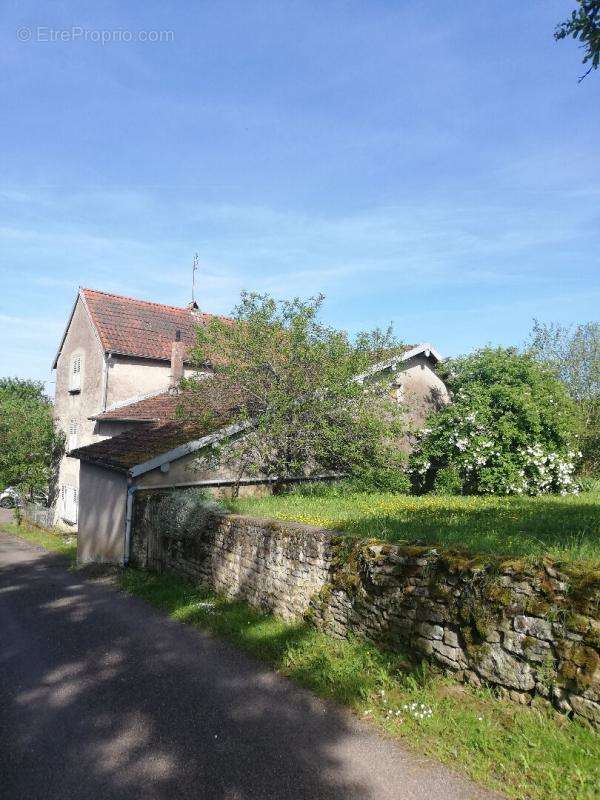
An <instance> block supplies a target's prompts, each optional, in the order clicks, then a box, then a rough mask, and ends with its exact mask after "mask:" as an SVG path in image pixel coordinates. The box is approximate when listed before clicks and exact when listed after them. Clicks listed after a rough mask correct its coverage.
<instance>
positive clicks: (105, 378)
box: [102, 353, 112, 411]
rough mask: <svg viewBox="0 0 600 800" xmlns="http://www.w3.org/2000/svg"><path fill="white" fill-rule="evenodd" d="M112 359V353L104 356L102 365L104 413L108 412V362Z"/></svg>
mask: <svg viewBox="0 0 600 800" xmlns="http://www.w3.org/2000/svg"><path fill="white" fill-rule="evenodd" d="M111 358H112V353H105V354H104V362H103V365H102V411H106V401H107V399H108V369H109V366H108V362H109V361H110V359H111Z"/></svg>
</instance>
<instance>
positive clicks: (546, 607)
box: [132, 492, 600, 725]
mask: <svg viewBox="0 0 600 800" xmlns="http://www.w3.org/2000/svg"><path fill="white" fill-rule="evenodd" d="M132 548H133V550H132V558H133V560H134V561H135V562H136V563H137V564H138V565H140V566H142V567H150V568H152V569H155V570H159V571H161V570H169V571H173V572H176V573H178V574H180V575H183V576H185V577H187V578H189V579H191V580H194V581H198V582H201V583H204V584H207V585H208V586H210V587H212V588H213V589H214V590H216V591H217V592H219V593H222V594H224V595H226V596H228V597H231V598H241V599H243V600H245V601H247V602H249V603H251V604H252V605H254V606H256V607H257V608H260V609H262V610H267V611H272V612H274V613H276V614H278V615H280V616H282V617H284V618H287V619H293V618H297V617H301V616H303V615H304V616H305V618H306V619H308V620H310V621H311V622H312V623H313V624H315V625H317V626H318V627H319V628H322V629H323V630H325V631H327V632H328V633H330V634H333V635H336V636H342V637H343V636H347V635H349V634H352V635H358V636H360V637H365V638H367V639H370V640H372V641H373V642H375V643H377V644H380V645H383V646H385V647H387V648H392V649H394V648H398V649H400V650H401V651H403V652H405V653H409V654H410V653H412V654H413V655H414V656H415V657H416V658H417V659H426V660H428V661H429V662H431V663H432V664H434V665H436V666H437V667H439V668H442V669H444V670H449V671H451V672H452V673H453V674H454V676H455V677H456V678H457V679H459V680H463V681H468V682H470V683H473V684H476V685H479V684H482V683H483V684H489V685H493V686H495V687H496V689H497V691H499V692H500V693H501V694H502V695H503V696H505V697H507V698H508V699H511V700H514V701H516V702H518V703H522V704H530V703H532V702H535V703H539V704H552V705H553V706H555V707H556V708H558V709H559V710H561V711H564V712H566V713H569V714H575V715H578V716H580V717H583V718H585V719H587V720H589V721H590V722H592V723H594V724H599V725H600V578H599V577H598V576H597V574H596V575H595V576H594V574H593V573H590V574H581V573H580V572H578V571H577V570H574V571H573V572H569V571H568V567H567V566H566V565H564V564H558V563H552V561H551V560H550V559H545V560H544V562H543V563H539V564H537V565H534V564H530V563H528V562H525V561H523V562H520V561H516V560H510V559H500V558H494V557H492V556H490V557H486V558H484V557H476V558H473V557H471V556H469V555H468V554H465V553H457V552H452V551H444V550H443V549H442V548H438V549H431V548H427V547H416V546H406V545H405V546H402V545H390V544H383V543H381V544H377V543H375V542H374V541H373V540H370V543H368V544H366V543H364V542H362V543H361V542H358V543H355V544H354V546H353V547H348V540H347V539H344V538H343V537H341V536H339V535H336V534H335V533H334V532H331V531H324V530H320V529H318V528H312V527H309V526H305V525H299V524H297V523H289V522H279V521H273V520H260V519H253V518H251V517H241V516H232V515H223V514H219V513H216V512H214V511H212V512H211V511H210V510H207V509H206V508H202V506H201V504H198V503H197V502H196V504H194V502H193V501H192V500H190V497H189V493H185V492H179V493H159V492H145V493H140V494H139V495H136V501H135V514H134V525H133V536H132Z"/></svg>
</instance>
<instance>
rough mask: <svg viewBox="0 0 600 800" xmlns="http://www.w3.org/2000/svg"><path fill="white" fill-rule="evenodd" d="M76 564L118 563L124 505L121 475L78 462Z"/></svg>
mask: <svg viewBox="0 0 600 800" xmlns="http://www.w3.org/2000/svg"><path fill="white" fill-rule="evenodd" d="M79 480H80V489H79V530H78V535H77V560H78V561H79V562H80V563H86V562H88V561H102V562H111V563H122V561H123V543H124V536H125V516H126V505H127V480H126V478H125V476H124V475H122V474H121V473H118V472H113V471H111V470H107V469H103V468H102V467H97V466H94V465H93V464H89V463H86V462H85V461H82V462H81V471H80V475H79Z"/></svg>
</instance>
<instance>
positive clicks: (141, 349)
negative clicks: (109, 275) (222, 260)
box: [80, 289, 227, 361]
mask: <svg viewBox="0 0 600 800" xmlns="http://www.w3.org/2000/svg"><path fill="white" fill-rule="evenodd" d="M80 294H81V297H82V298H83V300H84V302H85V304H86V306H87V309H88V311H89V313H90V316H91V318H92V322H93V323H94V325H95V327H96V330H97V331H98V335H99V336H100V341H101V342H102V346H103V348H104V350H105V351H106V352H112V353H122V354H124V355H129V356H138V357H141V358H153V359H158V360H161V361H170V359H171V348H172V345H173V341H174V340H175V331H176V330H179V331H181V341H182V342H183V343H184V344H185V345H186V347H188V348H189V347H191V346H192V345H193V344H194V342H195V327H196V325H198V324H202V323H203V322H206V320H208V319H210V318H211V317H213V316H214V315H213V314H206V313H203V312H199V311H192V310H190V309H188V308H178V307H177V306H165V305H162V304H161V303H149V302H147V301H145V300H135V299H133V298H132V297H121V296H120V295H116V294H107V293H106V292H98V291H96V290H95V289H81V290H80ZM221 319H227V317H221Z"/></svg>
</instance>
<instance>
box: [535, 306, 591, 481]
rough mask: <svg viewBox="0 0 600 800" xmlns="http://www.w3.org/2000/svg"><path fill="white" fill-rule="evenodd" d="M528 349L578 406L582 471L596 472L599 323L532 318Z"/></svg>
mask: <svg viewBox="0 0 600 800" xmlns="http://www.w3.org/2000/svg"><path fill="white" fill-rule="evenodd" d="M528 350H529V352H530V353H531V354H532V355H533V357H534V358H536V359H537V360H539V361H541V362H542V363H544V364H546V366H548V367H549V368H550V369H551V370H552V372H553V373H554V374H555V375H556V377H557V378H559V379H560V380H561V381H562V382H563V383H564V384H565V386H566V387H567V390H568V392H569V394H570V395H571V397H572V398H573V400H574V401H575V403H576V404H577V407H578V409H579V412H580V413H579V423H580V430H579V441H580V445H579V446H580V449H581V450H582V452H583V460H582V471H583V472H584V473H587V474H590V475H600V324H598V323H597V322H587V323H584V324H582V325H576V326H574V327H567V326H564V325H559V324H557V323H549V324H546V323H541V322H538V321H537V320H534V323H533V330H532V333H531V338H530V341H529V343H528Z"/></svg>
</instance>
